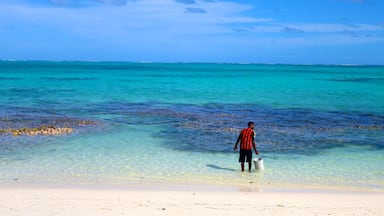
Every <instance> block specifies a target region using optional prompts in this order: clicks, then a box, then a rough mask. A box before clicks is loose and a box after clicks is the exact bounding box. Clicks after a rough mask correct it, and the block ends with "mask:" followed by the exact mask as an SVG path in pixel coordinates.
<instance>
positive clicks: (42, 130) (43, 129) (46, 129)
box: [0, 126, 73, 136]
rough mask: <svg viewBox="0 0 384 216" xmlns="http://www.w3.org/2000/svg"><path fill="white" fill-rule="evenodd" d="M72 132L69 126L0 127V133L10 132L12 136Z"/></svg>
mask: <svg viewBox="0 0 384 216" xmlns="http://www.w3.org/2000/svg"><path fill="white" fill-rule="evenodd" d="M72 132H73V128H69V127H59V128H56V127H55V126H40V127H37V128H20V129H15V128H8V129H0V135H2V134H12V135H13V136H20V135H28V136H36V135H61V134H69V133H72Z"/></svg>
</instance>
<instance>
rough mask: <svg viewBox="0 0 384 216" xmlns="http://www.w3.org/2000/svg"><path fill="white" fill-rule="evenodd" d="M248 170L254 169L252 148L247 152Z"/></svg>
mask: <svg viewBox="0 0 384 216" xmlns="http://www.w3.org/2000/svg"><path fill="white" fill-rule="evenodd" d="M247 162H248V171H249V172H251V171H252V150H251V151H248V152H247Z"/></svg>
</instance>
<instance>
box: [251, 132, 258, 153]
mask: <svg viewBox="0 0 384 216" xmlns="http://www.w3.org/2000/svg"><path fill="white" fill-rule="evenodd" d="M252 146H253V150H255V154H257V155H258V154H259V152H258V151H257V149H256V140H255V136H253V138H252Z"/></svg>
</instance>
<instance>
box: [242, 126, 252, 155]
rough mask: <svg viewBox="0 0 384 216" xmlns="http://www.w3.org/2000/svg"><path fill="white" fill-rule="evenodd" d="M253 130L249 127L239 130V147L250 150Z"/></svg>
mask: <svg viewBox="0 0 384 216" xmlns="http://www.w3.org/2000/svg"><path fill="white" fill-rule="evenodd" d="M254 135H255V132H254V131H253V130H252V129H251V128H245V129H243V130H242V131H241V133H240V136H241V142H240V149H244V150H252V146H253V139H254Z"/></svg>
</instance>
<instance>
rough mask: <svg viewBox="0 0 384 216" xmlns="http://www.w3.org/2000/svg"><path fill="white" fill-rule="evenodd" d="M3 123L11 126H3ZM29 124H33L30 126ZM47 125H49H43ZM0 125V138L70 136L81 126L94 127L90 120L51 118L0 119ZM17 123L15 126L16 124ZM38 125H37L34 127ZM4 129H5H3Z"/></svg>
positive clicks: (94, 123) (93, 122)
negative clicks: (6, 136) (9, 136)
mask: <svg viewBox="0 0 384 216" xmlns="http://www.w3.org/2000/svg"><path fill="white" fill-rule="evenodd" d="M4 122H7V123H11V124H4ZM31 122H33V123H32V124H31ZM42 122H44V123H49V124H43V123H42ZM0 123H3V124H2V125H1V126H2V127H0V136H2V135H13V136H21V135H26V136H37V135H43V136H53V135H64V134H70V133H72V132H74V131H75V129H77V128H79V127H81V126H87V125H96V122H95V121H91V120H79V119H70V118H51V119H49V120H47V119H43V121H42V119H41V118H40V119H38V120H31V119H19V118H18V119H14V118H3V119H0ZM16 123H17V124H16ZM37 123H40V124H39V125H36V124H37ZM4 128H5V129H4Z"/></svg>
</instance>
